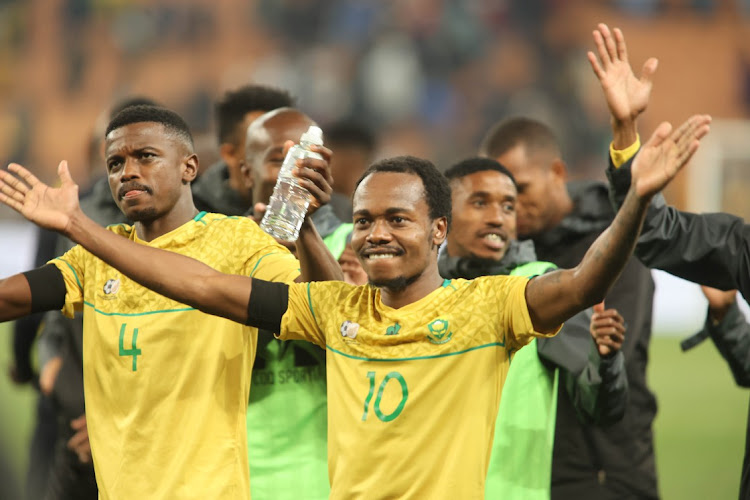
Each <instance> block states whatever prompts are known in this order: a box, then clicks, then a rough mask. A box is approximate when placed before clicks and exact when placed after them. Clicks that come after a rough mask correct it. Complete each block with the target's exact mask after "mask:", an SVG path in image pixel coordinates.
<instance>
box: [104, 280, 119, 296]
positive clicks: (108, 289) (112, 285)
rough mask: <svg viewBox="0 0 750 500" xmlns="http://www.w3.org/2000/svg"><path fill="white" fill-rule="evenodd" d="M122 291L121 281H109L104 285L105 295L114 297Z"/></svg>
mask: <svg viewBox="0 0 750 500" xmlns="http://www.w3.org/2000/svg"><path fill="white" fill-rule="evenodd" d="M119 289H120V280H107V282H106V283H105V284H104V293H105V295H114V294H116V293H117V290H119Z"/></svg>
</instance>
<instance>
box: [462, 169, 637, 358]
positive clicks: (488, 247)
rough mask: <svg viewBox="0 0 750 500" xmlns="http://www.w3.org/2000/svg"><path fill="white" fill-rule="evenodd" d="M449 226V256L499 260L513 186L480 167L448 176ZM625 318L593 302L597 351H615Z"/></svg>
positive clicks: (508, 232) (510, 227) (509, 232)
mask: <svg viewBox="0 0 750 500" xmlns="http://www.w3.org/2000/svg"><path fill="white" fill-rule="evenodd" d="M451 199H452V201H453V227H452V228H451V231H450V232H449V233H448V240H447V251H448V254H449V255H450V256H452V257H473V258H484V259H490V260H494V261H500V260H501V259H502V258H503V257H504V256H505V254H506V253H507V250H508V245H509V244H510V241H512V240H515V239H516V210H515V206H516V187H515V185H514V184H513V181H512V180H511V178H510V177H508V176H507V175H505V174H504V173H502V172H498V171H496V170H482V171H479V172H474V173H471V174H467V175H465V176H463V177H459V178H455V179H452V180H451ZM624 323H625V321H624V320H623V318H622V316H621V315H620V313H618V312H617V310H615V309H606V310H605V309H604V304H603V303H602V304H597V305H595V306H594V314H593V315H592V318H591V324H590V328H589V331H590V332H591V336H592V338H593V339H594V342H596V345H597V348H598V351H599V354H600V355H601V356H609V355H611V354H614V353H615V352H617V351H618V350H619V349H620V347H621V346H622V342H623V340H624V338H625V326H624Z"/></svg>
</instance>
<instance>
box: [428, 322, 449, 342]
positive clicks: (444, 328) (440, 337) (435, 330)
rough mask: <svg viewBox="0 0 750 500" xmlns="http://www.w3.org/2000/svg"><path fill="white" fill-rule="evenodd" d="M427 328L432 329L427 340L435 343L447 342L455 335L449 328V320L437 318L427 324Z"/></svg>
mask: <svg viewBox="0 0 750 500" xmlns="http://www.w3.org/2000/svg"><path fill="white" fill-rule="evenodd" d="M427 329H428V330H430V333H428V334H427V340H429V341H430V342H432V343H433V344H445V343H446V342H448V341H449V340H450V339H451V337H453V332H451V331H449V328H448V321H446V320H444V319H436V320H435V321H433V322H432V323H430V324H429V325H427Z"/></svg>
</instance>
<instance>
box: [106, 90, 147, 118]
mask: <svg viewBox="0 0 750 500" xmlns="http://www.w3.org/2000/svg"><path fill="white" fill-rule="evenodd" d="M131 106H159V103H158V102H156V101H154V100H153V99H151V98H150V97H146V96H141V95H134V96H130V97H125V98H123V99H120V100H119V101H117V102H115V103H114V104H113V105H112V107H111V108H110V110H109V119H110V121H112V120H114V119H115V116H117V114H118V113H119V112H120V111H122V110H123V109H125V108H129V107H131Z"/></svg>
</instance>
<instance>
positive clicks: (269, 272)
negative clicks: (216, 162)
mask: <svg viewBox="0 0 750 500" xmlns="http://www.w3.org/2000/svg"><path fill="white" fill-rule="evenodd" d="M109 229H110V230H111V231H113V232H115V233H117V234H120V235H123V236H125V237H127V238H129V239H130V240H132V241H136V242H138V243H142V244H146V245H150V246H153V247H157V248H161V249H165V250H171V251H173V252H177V253H181V254H183V255H187V256H189V257H192V258H194V259H198V260H200V261H202V262H204V263H206V264H207V265H209V266H211V267H213V268H215V269H217V270H219V271H221V272H223V273H231V274H241V275H245V276H253V277H257V278H262V279H265V280H269V281H284V282H291V281H293V280H294V278H296V277H297V276H298V275H299V263H298V262H297V260H296V259H295V258H294V257H293V256H292V255H291V254H290V253H289V251H288V250H287V249H285V248H284V247H282V246H281V245H279V244H278V243H276V242H275V241H274V240H273V239H272V238H271V237H269V236H268V235H266V234H265V233H264V232H263V231H261V230H260V228H259V227H258V226H257V224H255V223H254V222H253V221H251V220H250V219H247V218H244V217H226V216H224V215H218V214H205V213H203V212H202V213H200V214H198V215H197V216H196V217H195V218H194V219H193V220H191V221H189V222H187V223H186V224H184V225H182V226H180V227H179V228H177V229H175V230H174V231H171V232H169V233H167V234H165V235H163V236H160V237H159V238H156V239H155V240H153V241H151V242H149V243H145V242H143V241H141V240H139V239H138V237H137V236H136V232H135V230H134V229H133V228H131V227H130V226H126V225H119V226H111V227H110V228H109ZM51 263H52V264H54V265H56V266H57V267H58V268H59V269H60V270H61V271H62V273H63V277H64V279H65V284H66V287H67V295H66V299H65V306H64V308H63V313H65V314H66V315H68V316H70V315H72V313H73V311H74V309H80V308H81V307H82V308H83V311H84V315H83V321H84V326H83V328H84V330H83V332H84V333H83V371H84V393H85V397H86V417H87V423H88V431H89V439H90V441H91V450H92V453H93V459H94V467H95V470H96V478H97V484H98V486H99V497H100V498H102V499H109V498H111V499H121V498H132V499H147V498H165V499H188V498H190V499H193V498H194V499H207V498H222V499H224V498H231V499H248V498H250V484H249V474H248V462H247V438H246V429H245V411H246V409H247V400H248V395H249V390H250V373H251V368H252V364H253V360H254V357H255V347H256V344H257V330H256V329H254V328H249V327H246V326H243V325H240V324H238V323H235V322H232V321H229V320H227V319H223V318H219V317H216V316H210V315H208V314H204V313H201V312H200V311H198V310H196V309H193V308H191V307H187V306H185V305H184V304H180V303H178V302H175V301H173V300H170V299H167V298H165V297H163V296H161V295H159V294H157V293H155V292H153V291H151V290H148V289H146V288H144V287H142V286H140V285H138V284H137V283H135V282H134V281H132V280H130V279H128V278H127V277H126V276H124V275H122V274H121V273H120V272H119V271H117V270H116V269H114V268H112V267H110V266H109V265H107V264H106V263H104V262H103V261H101V260H99V259H98V258H96V257H94V256H93V255H92V254H90V253H89V252H87V251H86V250H84V249H83V248H82V247H80V246H76V247H74V248H73V249H71V250H70V251H69V252H67V253H66V254H65V255H63V256H62V257H60V258H58V259H55V260H53V261H51ZM174 272H176V273H179V272H180V270H179V269H175V270H174Z"/></svg>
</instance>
